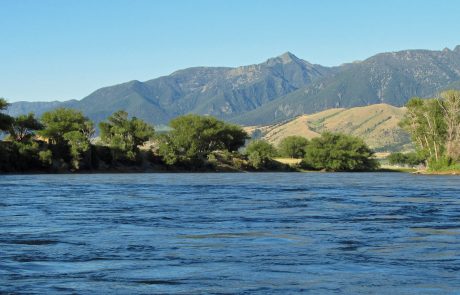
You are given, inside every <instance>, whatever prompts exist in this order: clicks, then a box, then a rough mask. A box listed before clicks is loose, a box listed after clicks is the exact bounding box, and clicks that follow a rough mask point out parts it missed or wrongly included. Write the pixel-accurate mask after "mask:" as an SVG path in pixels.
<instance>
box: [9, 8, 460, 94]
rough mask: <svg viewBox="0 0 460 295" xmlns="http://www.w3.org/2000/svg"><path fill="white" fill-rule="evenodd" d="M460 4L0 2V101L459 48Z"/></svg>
mask: <svg viewBox="0 0 460 295" xmlns="http://www.w3.org/2000/svg"><path fill="white" fill-rule="evenodd" d="M459 15H460V2H459V1H457V0H451V1H449V0H444V1H443V0H438V1H436V0H432V1H428V0H425V1H424V0H417V1H415V0H398V1H397V0H381V1H370V0H368V1H365V0H361V1H358V0H356V1H353V0H347V1H343V0H342V1H340V0H336V1H333V0H321V1H313V0H311V1H308V0H303V1H301V0H299V1H296V0H284V1H283V0H279V1H269V0H265V1H261V0H260V1H259V0H242V1H237V0H227V1H222V0H183V1H173V0H169V1H153V0H151V1H143V0H130V1H129V0H126V1H121V0H92V1H91V0H90V1H85V0H39V1H38V0H29V1H26V0H0V40H1V44H0V97H5V98H7V99H8V100H9V101H11V102H12V101H17V100H30V101H39V100H43V101H45V100H46V101H48V100H67V99H81V98H83V97H85V96H86V95H88V94H89V93H91V92H92V91H94V90H96V89H97V88H100V87H103V86H108V85H113V84H117V83H121V82H126V81H130V80H135V79H136V80H140V81H145V80H149V79H152V78H156V77H159V76H162V75H167V74H170V73H171V72H173V71H175V70H178V69H182V68H186V67H191V66H239V65H246V64H254V63H259V62H262V61H264V60H266V59H267V58H269V57H273V56H276V55H279V54H281V53H283V52H286V51H291V52H292V53H294V54H295V55H297V56H298V57H300V58H303V59H305V60H308V61H310V62H312V63H319V64H323V65H327V66H332V65H339V64H341V63H344V62H351V61H354V60H361V59H365V58H367V57H369V56H371V55H373V54H375V53H379V52H383V51H396V50H401V49H415V48H423V49H433V50H441V49H443V48H444V47H449V48H453V47H455V46H456V45H459V44H460V33H459V32H460V21H459V20H458V17H459Z"/></svg>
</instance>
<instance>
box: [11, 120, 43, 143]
mask: <svg viewBox="0 0 460 295" xmlns="http://www.w3.org/2000/svg"><path fill="white" fill-rule="evenodd" d="M42 129H43V125H42V124H41V123H40V122H39V121H38V120H37V119H36V118H35V115H34V114H33V113H29V114H28V115H19V116H17V117H16V118H13V120H12V123H11V124H10V127H9V128H8V133H9V137H10V138H11V140H14V141H18V142H26V141H29V140H30V139H31V138H32V137H33V136H34V135H35V131H37V130H42Z"/></svg>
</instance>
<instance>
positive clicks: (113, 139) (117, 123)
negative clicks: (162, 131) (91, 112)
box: [99, 111, 155, 161]
mask: <svg viewBox="0 0 460 295" xmlns="http://www.w3.org/2000/svg"><path fill="white" fill-rule="evenodd" d="M99 128H100V131H101V141H102V143H104V144H106V145H107V146H109V147H110V149H111V151H112V160H113V161H118V160H129V161H135V160H136V159H137V158H138V157H139V146H141V145H143V144H144V143H145V142H146V141H149V140H150V139H152V138H153V136H154V135H155V130H154V128H153V127H152V126H150V125H149V124H147V123H145V122H144V121H142V120H140V119H138V118H136V117H133V118H131V119H129V118H128V113H127V112H125V111H118V112H116V113H114V114H112V115H111V116H110V117H109V118H108V119H107V122H101V123H100V124H99Z"/></svg>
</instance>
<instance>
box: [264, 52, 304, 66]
mask: <svg viewBox="0 0 460 295" xmlns="http://www.w3.org/2000/svg"><path fill="white" fill-rule="evenodd" d="M299 61H301V59H299V58H298V57H297V56H295V55H294V54H292V53H291V52H289V51H286V52H285V53H283V54H281V55H278V56H277V57H272V58H269V59H268V60H267V63H268V64H269V65H274V64H279V63H282V64H290V63H298V62H299Z"/></svg>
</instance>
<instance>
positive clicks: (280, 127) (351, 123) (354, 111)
mask: <svg viewBox="0 0 460 295" xmlns="http://www.w3.org/2000/svg"><path fill="white" fill-rule="evenodd" d="M404 113H405V108H398V107H394V106H390V105H387V104H375V105H370V106H365V107H356V108H351V109H343V108H340V109H329V110H326V111H323V112H319V113H315V114H312V115H303V116H299V117H297V118H295V119H293V120H291V121H288V122H285V123H283V124H275V125H268V126H258V127H255V126H252V127H247V128H246V130H247V131H248V132H249V133H250V132H252V131H254V130H255V129H259V130H261V131H262V132H263V133H264V134H265V135H264V137H263V138H264V139H265V140H267V141H269V142H271V143H273V144H275V145H277V144H278V143H279V142H280V141H281V140H282V139H283V138H285V137H287V136H291V135H299V136H303V137H306V138H308V139H312V138H314V137H317V136H319V134H320V133H322V132H325V131H330V132H340V133H345V134H350V135H354V136H357V137H361V138H363V139H364V141H365V142H366V143H367V144H368V145H369V146H370V147H371V148H374V149H375V148H383V147H386V146H390V145H394V144H395V143H398V142H402V141H405V142H407V143H408V142H409V140H408V138H404V136H403V134H404V133H403V131H402V129H401V128H400V127H399V126H398V123H399V122H400V120H401V119H402V118H403V116H404ZM405 142H404V143H405Z"/></svg>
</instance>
